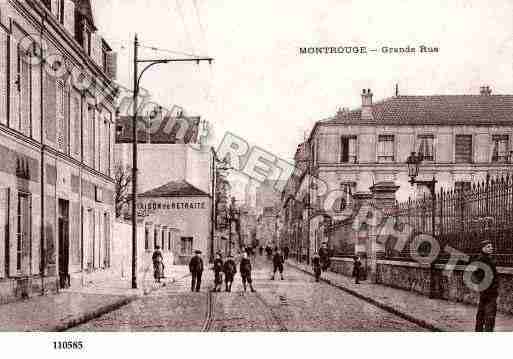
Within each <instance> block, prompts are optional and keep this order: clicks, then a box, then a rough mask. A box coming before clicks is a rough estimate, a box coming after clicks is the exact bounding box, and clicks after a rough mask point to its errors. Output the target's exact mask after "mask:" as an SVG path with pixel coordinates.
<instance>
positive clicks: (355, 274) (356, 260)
mask: <svg viewBox="0 0 513 359" xmlns="http://www.w3.org/2000/svg"><path fill="white" fill-rule="evenodd" d="M353 259H354V264H353V277H354V283H355V284H360V269H361V267H362V262H361V261H360V257H358V256H354V258H353Z"/></svg>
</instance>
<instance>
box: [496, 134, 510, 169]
mask: <svg viewBox="0 0 513 359" xmlns="http://www.w3.org/2000/svg"><path fill="white" fill-rule="evenodd" d="M508 143H509V136H508V135H493V136H492V162H501V163H505V162H508V157H509V145H508Z"/></svg>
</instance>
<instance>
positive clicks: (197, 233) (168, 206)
mask: <svg viewBox="0 0 513 359" xmlns="http://www.w3.org/2000/svg"><path fill="white" fill-rule="evenodd" d="M137 210H138V215H139V216H140V217H143V218H144V221H145V246H144V249H145V251H146V252H153V250H154V248H155V246H157V245H159V246H160V247H161V249H162V251H163V252H171V253H172V254H173V257H174V264H186V263H189V260H190V258H191V256H192V255H193V250H196V249H199V250H201V251H202V252H203V255H204V256H208V254H209V253H210V252H211V248H212V245H213V243H212V236H211V235H212V220H211V219H212V199H211V196H210V194H209V193H207V192H204V191H202V190H200V189H198V188H196V187H194V186H193V185H191V184H189V183H187V182H186V181H171V182H169V183H166V184H165V185H163V186H160V187H157V188H154V189H151V190H149V191H146V192H144V193H142V194H140V195H139V200H138V203H137Z"/></svg>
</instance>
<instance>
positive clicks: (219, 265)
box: [212, 252, 224, 292]
mask: <svg viewBox="0 0 513 359" xmlns="http://www.w3.org/2000/svg"><path fill="white" fill-rule="evenodd" d="M223 264H224V263H223V259H222V256H221V253H219V252H217V253H216V259H214V266H213V268H212V269H213V270H214V290H213V292H220V291H221V285H222V284H223Z"/></svg>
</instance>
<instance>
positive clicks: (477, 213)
mask: <svg viewBox="0 0 513 359" xmlns="http://www.w3.org/2000/svg"><path fill="white" fill-rule="evenodd" d="M396 209H397V210H396V213H395V216H396V223H399V225H400V226H402V225H408V226H410V230H411V233H412V234H418V233H425V234H429V235H432V236H434V238H435V239H436V241H437V242H438V244H439V246H440V249H441V250H440V255H439V256H438V258H437V260H438V261H442V262H443V261H445V260H447V259H448V258H449V256H450V254H449V253H448V252H447V251H445V250H444V249H446V248H449V247H450V248H451V249H455V250H457V251H459V252H462V253H464V254H465V255H468V256H470V257H472V256H473V255H476V254H478V253H479V251H480V242H481V241H482V240H483V239H489V240H491V241H492V243H493V246H494V249H495V253H496V254H495V257H496V259H497V262H498V264H500V265H507V266H513V176H511V175H510V174H508V175H506V176H502V177H498V178H494V179H490V178H489V177H487V179H486V180H485V181H482V182H480V183H476V184H473V185H472V186H470V188H466V189H461V190H448V191H447V190H444V189H442V190H441V191H440V192H439V193H436V195H435V196H434V197H433V198H432V197H430V196H424V197H423V198H421V199H417V200H414V201H412V200H408V201H406V202H403V203H400V204H399V203H398V204H397V208H396ZM433 217H434V221H433V220H432V219H433ZM433 225H434V226H433ZM433 227H434V228H433ZM413 237H414V236H413V235H412V236H410V238H409V240H408V243H407V245H406V246H405V247H404V248H403V250H401V251H396V250H395V249H394V245H395V241H394V240H389V241H387V242H386V245H385V256H386V257H387V258H397V259H404V260H407V259H410V258H411V251H412V250H413V249H412V248H410V246H411V243H412V240H413ZM427 246H428V247H427V248H424V250H425V251H426V252H429V251H430V248H429V244H428V245H427ZM446 246H448V247H446Z"/></svg>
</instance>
